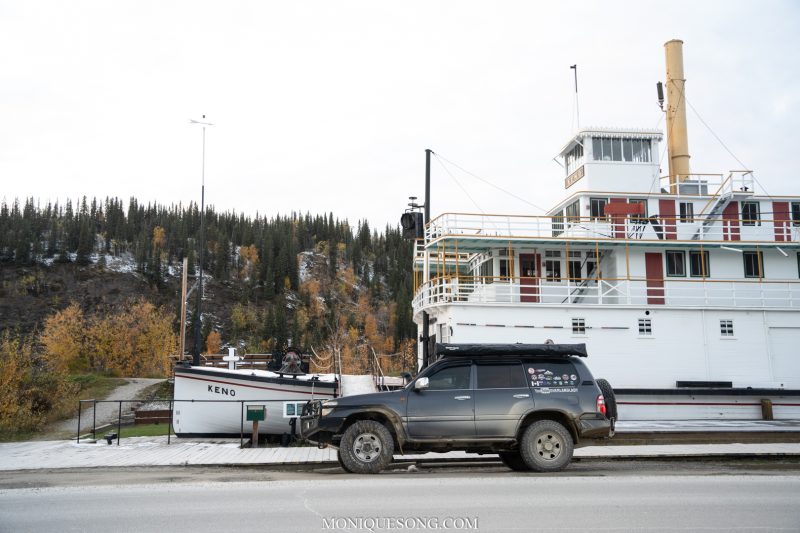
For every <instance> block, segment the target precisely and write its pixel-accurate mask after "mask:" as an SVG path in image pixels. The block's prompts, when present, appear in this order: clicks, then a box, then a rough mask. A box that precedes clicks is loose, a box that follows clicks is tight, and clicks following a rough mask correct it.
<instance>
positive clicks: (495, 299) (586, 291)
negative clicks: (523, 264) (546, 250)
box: [412, 276, 800, 313]
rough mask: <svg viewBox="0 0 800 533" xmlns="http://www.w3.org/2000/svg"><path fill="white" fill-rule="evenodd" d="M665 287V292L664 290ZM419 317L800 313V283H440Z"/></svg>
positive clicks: (429, 291)
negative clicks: (538, 312) (439, 309)
mask: <svg viewBox="0 0 800 533" xmlns="http://www.w3.org/2000/svg"><path fill="white" fill-rule="evenodd" d="M659 283H661V284H663V287H660V286H658V284H659ZM654 285H655V286H654ZM412 303H413V306H414V312H415V313H416V312H417V311H420V310H422V309H424V308H425V307H429V306H435V305H449V304H465V305H475V304H514V305H537V304H563V305H572V304H585V305H665V306H699V307H751V308H793V309H800V281H761V282H759V281H752V282H751V281H743V280H730V281H717V280H715V281H688V280H683V281H672V280H669V281H663V282H657V281H656V282H654V281H651V282H649V286H648V281H647V280H627V279H624V280H604V279H601V280H577V281H571V280H564V281H561V282H553V281H546V280H536V281H535V280H533V279H528V280H523V282H522V283H520V279H519V278H476V277H465V276H461V277H458V276H452V277H441V278H435V279H433V280H431V281H429V282H427V283H425V284H423V285H422V286H420V287H419V289H418V290H417V292H416V294H415V295H414V299H413V302H412Z"/></svg>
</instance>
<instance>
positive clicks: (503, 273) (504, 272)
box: [497, 259, 510, 278]
mask: <svg viewBox="0 0 800 533" xmlns="http://www.w3.org/2000/svg"><path fill="white" fill-rule="evenodd" d="M497 262H498V265H499V266H500V277H501V278H507V277H509V276H510V274H509V273H508V264H509V261H508V259H498V261H497Z"/></svg>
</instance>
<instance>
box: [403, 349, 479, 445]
mask: <svg viewBox="0 0 800 533" xmlns="http://www.w3.org/2000/svg"><path fill="white" fill-rule="evenodd" d="M427 377H428V380H429V385H428V388H427V389H422V390H415V389H414V388H413V385H412V387H411V390H409V392H408V396H407V398H408V400H407V404H408V405H407V407H406V428H407V431H408V435H409V436H410V437H411V438H433V437H440V438H445V439H471V438H474V437H475V411H474V406H475V399H474V398H473V391H472V389H471V378H472V372H471V363H469V362H463V363H458V364H454V365H447V366H443V367H442V368H439V369H438V370H434V371H433V372H432V373H431V374H427Z"/></svg>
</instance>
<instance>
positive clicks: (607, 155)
mask: <svg viewBox="0 0 800 533" xmlns="http://www.w3.org/2000/svg"><path fill="white" fill-rule="evenodd" d="M600 145H601V146H602V147H603V161H613V159H612V158H611V155H612V154H611V139H603V141H602V142H601V143H600Z"/></svg>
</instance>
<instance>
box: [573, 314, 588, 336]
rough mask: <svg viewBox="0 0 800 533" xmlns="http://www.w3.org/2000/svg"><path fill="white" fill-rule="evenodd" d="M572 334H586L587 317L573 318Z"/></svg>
mask: <svg viewBox="0 0 800 533" xmlns="http://www.w3.org/2000/svg"><path fill="white" fill-rule="evenodd" d="M572 334H573V335H586V319H585V318H573V319H572Z"/></svg>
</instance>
